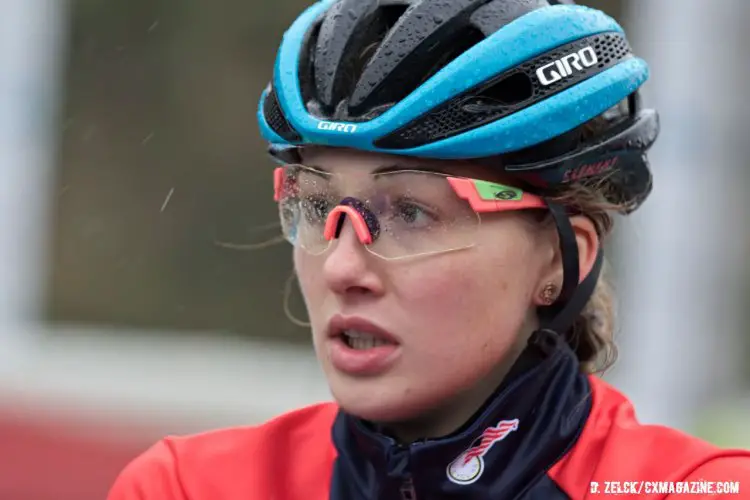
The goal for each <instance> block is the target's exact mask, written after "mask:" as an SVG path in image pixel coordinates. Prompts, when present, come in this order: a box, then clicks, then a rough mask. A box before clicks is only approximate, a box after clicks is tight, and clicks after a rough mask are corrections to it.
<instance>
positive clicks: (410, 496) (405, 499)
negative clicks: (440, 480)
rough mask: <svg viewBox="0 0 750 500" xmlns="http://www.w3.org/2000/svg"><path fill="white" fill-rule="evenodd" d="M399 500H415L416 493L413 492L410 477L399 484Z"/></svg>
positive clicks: (412, 482)
mask: <svg viewBox="0 0 750 500" xmlns="http://www.w3.org/2000/svg"><path fill="white" fill-rule="evenodd" d="M401 500H417V492H416V491H415V490H414V481H413V480H412V478H411V477H407V478H406V479H404V482H403V483H401Z"/></svg>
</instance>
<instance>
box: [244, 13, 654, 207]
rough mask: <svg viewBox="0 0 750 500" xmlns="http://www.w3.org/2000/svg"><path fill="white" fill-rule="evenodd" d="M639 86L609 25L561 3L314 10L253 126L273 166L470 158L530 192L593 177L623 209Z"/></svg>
mask: <svg viewBox="0 0 750 500" xmlns="http://www.w3.org/2000/svg"><path fill="white" fill-rule="evenodd" d="M648 75H649V69H648V66H647V64H646V62H645V61H643V60H642V59H639V58H638V57H635V56H634V55H633V53H632V51H631V48H630V46H629V44H628V41H627V39H626V37H625V34H624V32H623V29H622V28H621V27H620V25H618V23H617V22H615V21H614V20H613V19H612V18H611V17H609V16H607V15H605V14H604V13H602V12H600V11H598V10H595V9H591V8H587V7H583V6H579V5H573V2H570V1H566V2H563V1H551V0H550V1H548V0H321V1H319V2H318V3H316V4H314V5H312V6H311V7H309V8H308V9H307V10H306V11H305V12H304V13H303V14H302V15H300V16H299V17H298V18H297V19H296V21H295V22H294V23H293V24H292V26H291V27H290V28H289V29H288V30H287V32H286V33H285V35H284V37H283V41H282V43H281V47H280V48H279V51H278V54H277V58H276V65H275V68H274V74H273V80H272V82H271V83H270V85H269V86H268V87H267V88H266V90H265V91H264V92H263V94H262V96H261V100H260V106H259V110H258V120H259V123H260V130H261V133H262V135H263V137H264V138H265V139H266V140H267V141H268V142H269V143H270V144H271V147H270V151H271V152H272V154H274V155H275V156H277V157H280V158H282V159H285V158H289V155H291V156H292V157H293V156H294V154H295V152H296V150H297V147H299V146H304V145H327V146H338V147H347V148H354V149H359V150H365V151H375V152H383V153H390V154H400V155H407V156H418V157H424V158H439V159H474V160H479V161H481V162H482V163H487V164H489V165H491V166H494V167H497V168H501V169H503V170H505V171H506V172H509V173H512V174H514V175H516V176H519V177H521V178H522V179H523V180H524V181H526V182H527V183H528V184H530V185H532V186H535V187H538V188H541V189H543V188H554V187H555V186H559V185H561V184H565V183H569V182H575V181H580V180H582V179H586V178H591V177H594V178H597V177H602V176H605V175H606V178H607V181H608V185H609V188H608V189H607V194H608V196H609V197H610V199H611V201H612V202H614V203H618V204H624V205H628V206H629V207H630V210H633V209H635V208H636V207H637V206H639V205H640V203H641V202H642V201H643V200H644V199H645V197H646V196H647V195H648V194H649V192H650V189H651V173H650V170H649V167H648V160H647V157H646V151H647V150H648V148H649V147H650V146H651V145H652V144H653V142H654V141H655V140H656V137H657V135H658V131H659V123H658V115H657V113H656V112H655V111H654V110H650V109H641V106H640V102H639V98H638V90H639V88H640V87H641V86H642V85H643V83H644V82H645V81H646V80H647V78H648ZM615 111H616V112H615ZM601 117H606V120H605V124H606V126H604V127H598V128H597V130H598V132H597V133H596V134H594V135H592V134H590V133H588V134H587V133H584V131H585V130H586V125H587V124H588V123H590V122H591V120H593V119H595V118H601Z"/></svg>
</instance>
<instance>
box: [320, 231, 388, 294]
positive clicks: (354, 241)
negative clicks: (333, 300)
mask: <svg viewBox="0 0 750 500" xmlns="http://www.w3.org/2000/svg"><path fill="white" fill-rule="evenodd" d="M374 260H375V256H374V255H372V254H370V253H369V252H368V251H367V250H366V249H365V247H364V246H363V244H362V242H361V240H360V237H359V235H358V234H357V232H356V231H355V229H354V228H353V226H352V224H351V221H350V220H349V217H346V220H344V221H343V226H342V227H341V232H340V233H339V235H338V238H337V239H336V240H335V241H333V242H332V245H331V248H330V250H329V251H328V253H327V254H326V257H325V263H324V264H323V276H324V279H325V281H326V285H327V286H328V288H329V289H330V290H331V291H333V292H334V293H336V294H337V295H363V294H366V295H379V294H382V293H383V289H384V286H383V280H382V278H381V276H380V273H379V272H378V271H377V270H376V269H375V267H376V266H375V263H374Z"/></svg>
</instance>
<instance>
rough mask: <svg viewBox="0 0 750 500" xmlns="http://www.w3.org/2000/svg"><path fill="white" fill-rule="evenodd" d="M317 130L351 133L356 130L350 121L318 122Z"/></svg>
mask: <svg viewBox="0 0 750 500" xmlns="http://www.w3.org/2000/svg"><path fill="white" fill-rule="evenodd" d="M318 130H331V131H333V132H344V133H345V134H351V133H354V132H355V131H356V130H357V126H356V125H352V124H350V123H334V122H318Z"/></svg>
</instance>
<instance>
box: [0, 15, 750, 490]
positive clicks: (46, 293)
mask: <svg viewBox="0 0 750 500" xmlns="http://www.w3.org/2000/svg"><path fill="white" fill-rule="evenodd" d="M582 3H585V4H586V5H590V6H593V7H597V8H601V9H603V10H604V11H606V12H607V13H609V14H611V15H613V16H614V17H615V18H617V19H618V20H619V21H620V22H621V23H623V24H624V25H625V27H626V29H627V30H628V31H629V38H630V41H631V43H632V45H633V46H634V48H635V50H636V52H637V53H638V54H639V55H640V56H642V57H645V58H646V59H647V60H648V61H649V62H650V64H651V66H652V79H651V81H650V82H649V83H648V84H647V87H646V91H645V98H646V102H647V104H649V105H652V106H656V107H657V108H658V109H659V110H660V112H661V116H662V124H663V132H662V136H661V138H660V140H659V142H658V143H657V146H656V147H655V149H654V151H653V154H652V162H653V166H654V170H655V189H654V193H653V195H652V197H651V198H650V199H649V201H648V202H647V203H646V204H645V205H644V206H643V208H642V209H641V210H640V211H639V212H637V213H636V214H634V215H633V216H632V217H630V218H628V219H627V220H620V221H619V226H618V229H617V233H616V235H615V237H614V239H613V240H612V241H611V242H610V246H609V249H608V251H609V252H610V257H611V259H612V262H613V264H614V268H613V270H614V273H613V277H614V280H615V283H616V286H617V290H618V293H619V302H620V303H619V308H620V327H619V330H618V342H619V345H620V359H619V363H618V364H617V366H616V368H615V369H613V370H612V371H610V372H608V373H607V374H606V375H605V378H606V379H608V380H609V381H611V382H612V383H613V384H615V385H616V386H617V387H619V388H620V389H622V390H623V391H625V393H626V394H627V395H628V396H630V397H631V398H632V399H633V401H634V403H635V405H636V409H637V412H638V415H639V417H640V418H641V420H642V421H644V422H648V423H658V424H664V425H669V426H674V427H677V428H679V429H682V430H684V431H686V432H690V433H694V434H697V435H699V436H701V437H703V438H705V439H708V440H710V441H712V442H715V443H717V444H720V445H722V446H730V447H750V427H749V426H748V425H747V422H750V368H749V367H748V363H746V362H745V360H746V359H747V357H748V355H750V336H748V334H747V332H746V330H745V328H743V326H744V324H745V323H746V322H747V320H748V319H750V318H749V317H748V309H749V308H748V306H750V266H749V265H748V264H747V263H746V261H745V259H744V256H745V255H746V254H747V253H748V251H750V225H749V224H748V223H747V216H746V214H747V209H746V208H745V206H744V203H743V202H744V201H745V200H744V195H745V193H746V191H747V190H748V189H750V173H749V171H748V169H747V168H746V165H747V160H746V158H745V157H746V156H747V155H748V154H749V153H750V144H749V143H748V141H747V140H746V137H747V132H746V131H747V130H748V128H749V126H750V123H749V121H750V100H749V99H747V96H746V93H745V92H746V91H745V87H746V84H745V83H744V82H746V81H747V80H748V78H749V77H750V63H748V62H747V61H748V58H747V56H746V47H748V46H749V44H750V34H749V32H748V30H747V29H745V27H746V26H747V24H748V23H749V22H750V2H747V1H741V0H721V1H719V2H705V1H698V0H659V1H656V2H655V1H653V0H621V1H613V0H607V1H604V0H600V1H593V0H591V1H586V2H582ZM307 5H308V2H307V1H305V0H275V1H273V2H262V1H252V0H244V1H240V0H213V1H211V2H197V1H183V2H174V1H166V0H127V1H124V0H109V1H103V0H69V1H67V2H66V1H64V0H4V1H3V2H0V110H2V111H0V172H1V173H2V182H0V229H1V230H0V269H1V270H2V278H1V279H0V500H43V499H44V500H46V499H55V500H68V499H70V500H89V499H91V500H99V499H103V498H104V497H105V495H106V491H107V489H108V487H109V485H110V484H111V482H112V481H113V480H114V478H115V476H116V474H117V472H118V471H119V470H120V469H121V468H122V467H123V466H124V465H125V464H126V463H127V462H128V461H129V460H130V459H132V458H133V457H134V456H135V455H136V454H138V453H140V452H141V451H143V450H144V449H145V448H146V447H147V446H149V445H150V444H151V443H153V442H154V441H155V440H156V439H158V438H159V437H161V436H163V435H165V434H171V433H186V432H198V431H202V430H206V429H212V428H215V427H219V426H225V425H238V424H240V425H241V424H254V423H258V422H261V421H263V420H266V419H268V418H270V417H272V416H274V415H276V414H279V413H281V412H284V411H286V410H289V409H292V408H295V407H298V406H300V405H305V404H309V403H314V402H317V401H322V400H326V399H329V394H328V391H327V388H326V385H325V382H324V380H323V377H322V375H321V373H320V372H319V370H318V367H317V365H316V362H315V359H314V357H313V353H312V350H311V347H310V343H309V339H308V332H307V331H306V330H305V329H304V328H300V327H297V326H295V325H294V324H293V323H291V322H290V321H289V320H288V319H287V318H286V316H285V314H284V306H283V303H284V302H283V297H284V285H285V282H286V280H287V278H288V277H289V274H290V271H291V253H290V248H288V247H287V246H286V245H276V246H272V247H268V248H260V249H254V250H247V249H246V248H243V245H247V244H252V243H258V242H261V241H264V240H268V239H269V238H272V237H274V236H275V235H276V233H275V232H274V231H275V230H276V229H275V228H274V227H273V226H272V225H269V224H272V223H273V222H274V221H275V219H276V214H275V207H274V204H273V202H272V180H271V171H272V165H271V163H270V162H269V161H268V160H267V159H266V158H265V156H264V144H263V142H262V141H261V139H260V138H259V135H258V130H257V126H256V122H255V110H256V105H257V100H258V97H259V95H260V92H261V90H262V88H263V87H264V86H265V85H266V84H267V82H268V80H269V78H270V76H271V71H272V64H273V59H274V57H275V50H276V47H277V44H278V43H279V41H280V39H281V36H282V33H283V31H284V30H285V29H286V27H287V26H288V25H289V24H290V23H291V22H292V20H293V19H294V18H295V17H296V16H297V15H298V14H299V13H300V12H301V11H302V9H303V8H304V7H306V6H307ZM289 307H290V309H291V311H292V313H293V314H294V315H295V316H297V317H300V318H305V314H304V310H303V308H302V303H301V300H300V297H299V295H298V294H297V293H296V289H295V292H294V293H293V294H292V296H291V298H290V304H289Z"/></svg>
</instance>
